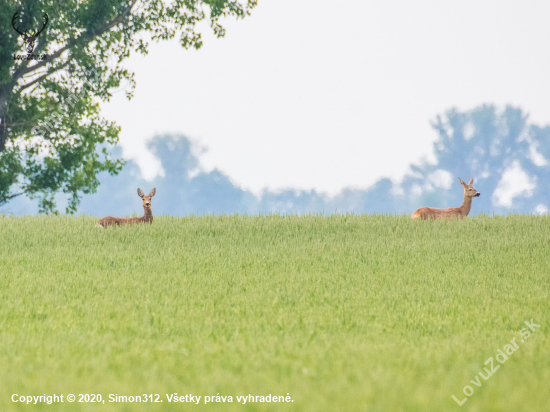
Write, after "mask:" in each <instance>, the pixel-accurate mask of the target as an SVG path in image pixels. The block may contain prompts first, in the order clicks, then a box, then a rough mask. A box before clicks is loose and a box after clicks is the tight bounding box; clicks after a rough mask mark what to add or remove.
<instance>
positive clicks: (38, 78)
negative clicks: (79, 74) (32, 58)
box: [17, 61, 69, 94]
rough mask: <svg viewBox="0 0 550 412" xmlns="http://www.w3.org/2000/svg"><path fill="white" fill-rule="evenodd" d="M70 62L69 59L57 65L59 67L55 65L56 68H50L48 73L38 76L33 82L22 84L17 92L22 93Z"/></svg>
mask: <svg viewBox="0 0 550 412" xmlns="http://www.w3.org/2000/svg"><path fill="white" fill-rule="evenodd" d="M68 64H69V61H66V62H65V63H63V64H62V65H60V66H57V67H55V68H54V69H50V70H48V72H47V73H44V74H43V75H42V76H39V77H37V78H36V79H34V80H33V81H32V82H30V83H27V84H25V85H24V86H21V88H20V89H19V90H18V91H17V94H20V93H21V92H22V91H23V90H25V89H26V88H28V87H31V86H32V85H33V84H35V83H38V82H39V81H40V80H42V79H43V78H45V77H47V76H49V75H50V74H53V73H55V72H56V71H58V70H60V69H62V68H63V67H65V66H66V65H68Z"/></svg>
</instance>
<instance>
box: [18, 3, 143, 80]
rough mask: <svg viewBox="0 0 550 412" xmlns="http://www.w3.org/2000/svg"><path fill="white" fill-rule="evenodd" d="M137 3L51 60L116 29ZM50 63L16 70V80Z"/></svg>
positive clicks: (66, 47)
mask: <svg viewBox="0 0 550 412" xmlns="http://www.w3.org/2000/svg"><path fill="white" fill-rule="evenodd" d="M136 3H137V0H133V1H132V3H131V4H130V5H129V6H128V7H127V8H126V9H125V10H124V11H123V12H122V14H120V15H119V16H117V17H116V18H115V19H114V20H113V21H112V22H110V23H105V24H104V25H103V26H101V27H100V28H99V30H96V31H95V32H93V33H89V34H86V33H84V34H83V35H82V36H80V37H79V38H78V39H75V40H74V41H72V42H68V43H67V44H66V45H65V46H63V47H62V48H61V49H59V50H57V51H56V52H55V53H53V54H52V55H51V56H48V57H50V58H51V60H54V59H57V58H58V57H59V56H61V55H62V54H63V53H64V52H65V51H67V50H69V49H70V48H71V47H73V46H74V45H76V44H77V43H78V42H79V41H80V40H81V39H85V40H84V44H83V45H87V44H88V43H90V42H91V41H92V40H93V39H94V38H95V37H97V36H101V35H102V34H103V33H105V32H107V31H109V30H111V29H112V28H113V27H115V26H116V25H117V24H120V23H122V21H123V20H124V19H125V18H126V17H127V16H128V15H129V14H130V12H131V11H132V8H133V7H134V5H135V4H136ZM48 63H49V62H48V61H47V60H43V61H41V62H40V63H38V64H35V65H34V66H31V67H25V68H24V67H20V68H19V69H17V70H16V72H15V73H14V78H19V77H21V76H24V75H25V74H27V73H30V72H32V71H34V70H36V69H39V68H41V67H44V66H45V65H46V64H48Z"/></svg>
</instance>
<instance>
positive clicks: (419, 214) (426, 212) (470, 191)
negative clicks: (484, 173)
mask: <svg viewBox="0 0 550 412" xmlns="http://www.w3.org/2000/svg"><path fill="white" fill-rule="evenodd" d="M458 180H459V181H460V184H461V185H462V186H464V201H463V202H462V206H460V207H449V208H447V209H435V208H433V207H421V208H420V209H418V210H417V211H416V212H414V213H413V214H412V215H411V217H412V218H413V219H423V220H425V219H448V218H461V219H464V217H465V216H468V213H470V209H471V208H472V199H473V198H474V197H479V196H480V195H481V193H479V192H478V191H477V190H475V189H474V187H473V186H472V185H473V184H474V178H473V177H472V178H471V179H470V183H468V184H466V183H464V181H463V180H462V179H461V178H460V177H459V178H458Z"/></svg>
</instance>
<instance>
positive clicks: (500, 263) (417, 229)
mask: <svg viewBox="0 0 550 412" xmlns="http://www.w3.org/2000/svg"><path fill="white" fill-rule="evenodd" d="M94 224H95V219H94V218H91V217H55V216H54V217H49V216H48V217H44V216H36V217H10V216H2V215H0V365H1V366H0V410H1V411H15V410H17V411H19V410H25V411H42V410H49V411H52V410H55V411H95V410H105V411H108V410H113V411H150V410H173V411H181V410H189V409H193V408H194V409H202V410H228V411H233V410H239V411H280V410H288V411H325V410H326V411H407V412H410V411H422V412H426V411H452V410H457V411H458V410H460V411H484V412H487V411H545V410H548V408H549V406H548V405H550V391H548V382H550V355H549V348H550V339H549V337H548V331H549V328H550V298H549V289H550V259H549V256H550V220H549V219H548V218H547V217H538V216H506V217H504V216H495V217H489V216H478V217H473V218H467V219H464V220H462V221H424V222H420V221H413V220H411V219H410V218H409V217H408V216H383V215H371V216H367V215H361V216H357V215H346V216H342V215H333V216H302V217H297V216H279V215H269V216H238V215H235V216H221V217H216V216H203V217H184V218H175V217H168V216H161V217H157V218H155V221H154V223H153V225H138V226H133V227H114V228H113V227H111V228H107V229H98V228H96V227H94ZM531 319H533V321H534V322H535V323H536V324H539V325H540V328H539V329H538V330H537V331H536V332H535V333H532V335H531V337H530V338H529V339H527V340H525V342H524V343H521V344H520V348H519V349H518V350H517V351H516V352H514V353H513V355H511V356H510V357H509V359H508V360H507V361H506V363H504V364H502V365H501V367H500V369H499V370H498V371H496V373H495V374H494V375H493V376H492V377H490V378H489V379H488V380H487V381H484V380H481V387H479V388H478V387H477V386H474V385H473V384H472V383H470V380H472V379H475V376H476V374H477V373H478V372H479V371H480V370H482V371H483V367H484V366H485V365H484V362H485V361H486V359H488V358H489V357H495V354H496V353H497V349H502V348H503V347H504V345H506V344H507V343H509V341H510V340H511V339H513V338H518V339H517V341H518V342H519V338H520V335H519V331H520V329H521V328H524V327H525V324H524V321H526V320H531ZM495 362H496V361H495ZM466 385H469V386H472V387H473V389H474V390H475V392H474V394H473V395H471V396H470V397H469V398H468V400H467V401H466V403H465V404H464V405H463V406H458V405H457V403H456V402H455V401H454V400H453V399H452V398H451V395H455V396H456V397H457V398H458V399H460V400H461V399H463V398H464V397H465V396H464V395H463V393H462V390H463V388H464V386H466ZM53 393H56V394H64V396H67V394H70V393H72V394H75V395H77V396H78V394H81V393H82V394H101V395H102V397H103V399H105V404H99V405H98V404H91V403H78V402H75V403H68V402H67V401H65V402H64V403H59V404H56V405H53V406H52V405H47V404H38V405H28V406H26V405H24V404H21V403H13V402H12V401H11V397H12V395H13V394H18V395H43V394H46V395H49V394H53ZM173 393H178V396H181V395H185V394H193V395H201V396H202V398H201V402H200V405H187V404H183V405H182V404H180V403H168V401H167V398H166V394H173ZM109 394H118V395H126V396H129V395H140V394H160V399H163V402H162V403H157V404H155V405H151V404H149V403H109V402H108V395H109ZM216 394H220V396H221V395H224V396H228V395H231V396H232V397H233V401H234V402H233V403H225V404H216V403H209V404H207V405H205V404H204V396H205V395H209V396H215V395H216ZM248 394H252V395H264V396H265V395H268V394H272V395H284V396H286V395H287V394H289V396H290V397H291V398H292V400H293V402H289V403H284V404H278V403H247V404H246V405H242V403H241V404H239V403H237V400H236V396H237V395H239V396H240V395H248ZM77 400H78V399H77Z"/></svg>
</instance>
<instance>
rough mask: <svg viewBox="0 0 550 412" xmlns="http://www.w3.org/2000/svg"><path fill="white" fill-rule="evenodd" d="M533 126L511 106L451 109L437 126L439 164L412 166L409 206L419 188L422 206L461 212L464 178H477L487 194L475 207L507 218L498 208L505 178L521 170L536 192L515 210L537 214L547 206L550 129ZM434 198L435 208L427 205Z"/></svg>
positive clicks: (407, 181) (517, 203)
mask: <svg viewBox="0 0 550 412" xmlns="http://www.w3.org/2000/svg"><path fill="white" fill-rule="evenodd" d="M528 120H529V119H528V115H527V114H526V113H524V112H523V111H522V110H521V109H520V108H516V107H512V106H506V107H505V108H504V109H503V110H498V109H497V108H496V107H495V106H493V105H483V106H479V107H476V108H474V109H472V110H470V111H466V112H459V111H458V110H456V109H451V110H449V111H447V112H446V113H445V115H444V116H437V118H436V119H435V121H434V122H433V123H432V126H433V128H434V129H435V130H436V132H437V134H438V136H439V137H438V139H437V141H436V142H435V143H434V154H435V158H436V163H435V164H430V163H427V162H424V163H423V164H421V165H413V166H411V169H412V173H411V174H409V175H407V176H406V177H405V179H403V183H402V186H403V188H404V189H405V191H406V192H408V194H409V201H410V200H411V198H414V194H413V193H412V188H414V187H415V186H416V187H417V188H422V189H423V190H422V194H421V195H420V197H421V198H422V199H421V200H420V204H421V205H422V206H427V205H429V206H435V207H449V206H456V205H458V204H460V202H461V201H462V196H463V191H462V189H461V187H460V186H459V184H458V177H461V178H462V179H464V180H468V179H470V177H472V176H473V177H475V183H474V186H475V187H476V189H477V190H478V191H480V192H481V193H482V195H481V197H480V198H479V199H476V202H475V204H476V207H477V209H478V210H482V211H484V212H489V211H495V212H497V213H507V212H509V208H506V207H503V206H502V205H499V204H498V202H497V203H495V198H494V195H495V192H496V191H497V188H498V187H499V185H500V184H501V182H502V179H503V175H504V174H505V173H506V172H507V171H510V170H515V171H521V172H522V173H525V175H526V176H527V178H528V179H530V181H531V182H534V183H533V185H534V187H533V189H532V190H529V191H527V193H525V194H524V195H523V196H520V195H518V196H516V198H515V199H514V208H515V210H523V211H525V212H528V213H529V212H531V213H532V212H533V211H534V208H535V206H536V205H537V204H540V203H546V202H547V196H546V194H545V188H546V187H547V185H545V183H547V182H548V181H549V180H550V179H549V173H548V172H549V166H548V162H547V159H550V156H549V155H550V150H549V147H550V139H549V137H550V127H545V128H541V127H538V126H536V125H533V124H530V123H529V121H528ZM442 174H444V175H446V176H447V177H449V178H450V179H451V180H450V182H451V186H450V187H444V186H445V185H443V186H442V185H438V183H437V181H438V180H441V175H442ZM438 177H439V179H438ZM434 196H435V197H438V198H440V199H441V203H440V204H437V203H436V202H434V200H436V199H435V197H434ZM429 197H432V199H431V203H428V204H425V203H426V201H427V200H428V199H429ZM414 203H415V204H416V202H414Z"/></svg>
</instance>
